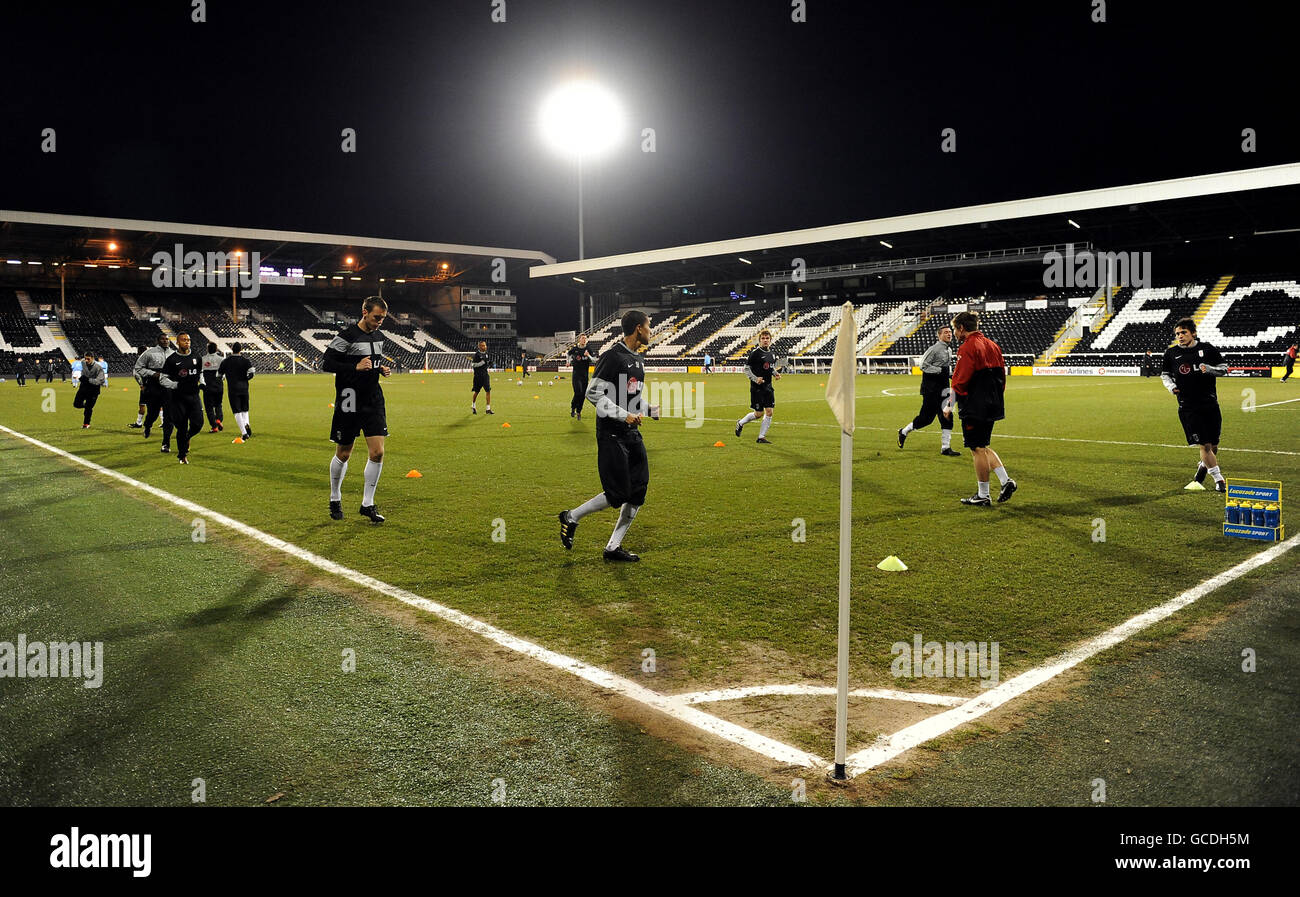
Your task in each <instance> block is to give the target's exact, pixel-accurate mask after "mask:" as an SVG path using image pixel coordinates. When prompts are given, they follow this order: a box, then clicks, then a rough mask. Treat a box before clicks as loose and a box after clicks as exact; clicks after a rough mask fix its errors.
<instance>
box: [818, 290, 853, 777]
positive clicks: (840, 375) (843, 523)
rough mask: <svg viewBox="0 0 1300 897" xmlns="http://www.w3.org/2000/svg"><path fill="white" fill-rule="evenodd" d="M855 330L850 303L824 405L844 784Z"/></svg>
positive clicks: (838, 758) (838, 746)
mask: <svg viewBox="0 0 1300 897" xmlns="http://www.w3.org/2000/svg"><path fill="white" fill-rule="evenodd" d="M857 349H858V328H857V324H856V322H855V321H854V320H853V303H852V302H845V303H844V314H843V316H842V317H841V318H840V332H839V335H838V337H837V338H836V341H835V359H834V360H833V361H832V362H831V373H830V376H829V377H827V378H826V401H827V403H829V404H830V406H831V411H833V412H834V413H835V419H836V420H837V421H839V422H840V623H839V657H838V662H837V664H836V677H835V772H834V773H833V774H832V775H833V778H836V779H839V780H844V779H845V778H847V774H846V772H845V769H844V755H845V753H846V748H847V745H846V744H845V742H846V741H847V737H848V721H849V720H848V717H849V559H850V557H851V553H850V541H851V539H850V536H851V530H850V525H851V523H852V520H853V428H854V417H855V415H854V411H855V406H856V391H855V389H854V380H853V378H854V375H855V374H856V373H857V361H858V359H857Z"/></svg>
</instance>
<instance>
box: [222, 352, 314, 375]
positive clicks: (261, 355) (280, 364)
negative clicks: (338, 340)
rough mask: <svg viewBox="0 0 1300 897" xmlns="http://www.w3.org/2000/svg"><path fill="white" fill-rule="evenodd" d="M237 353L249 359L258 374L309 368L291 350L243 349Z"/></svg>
mask: <svg viewBox="0 0 1300 897" xmlns="http://www.w3.org/2000/svg"><path fill="white" fill-rule="evenodd" d="M239 354H240V355H243V356H244V357H245V358H247V359H248V360H249V361H251V362H252V363H253V367H254V368H255V369H256V370H257V372H258V373H259V374H297V373H299V372H301V371H309V370H311V368H309V367H308V366H307V365H306V364H305V363H303V362H301V361H299V360H298V357H297V356H296V355H294V354H293V353H292V352H286V351H283V350H275V351H253V350H245V351H243V352H240V353H239Z"/></svg>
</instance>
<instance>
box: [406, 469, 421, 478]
mask: <svg viewBox="0 0 1300 897" xmlns="http://www.w3.org/2000/svg"><path fill="white" fill-rule="evenodd" d="M423 476H424V474H422V473H420V472H419V471H418V470H412V471H411V472H410V473H408V474H407V475H406V478H407V479H408V480H418V479H420V478H422V477H423Z"/></svg>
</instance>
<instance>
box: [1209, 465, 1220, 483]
mask: <svg viewBox="0 0 1300 897" xmlns="http://www.w3.org/2000/svg"><path fill="white" fill-rule="evenodd" d="M1210 476H1212V477H1214V481H1215V482H1216V483H1217V482H1219V481H1220V480H1222V479H1223V472H1222V471H1221V470H1219V465H1217V464H1216V465H1214V466H1213V467H1211V468H1210Z"/></svg>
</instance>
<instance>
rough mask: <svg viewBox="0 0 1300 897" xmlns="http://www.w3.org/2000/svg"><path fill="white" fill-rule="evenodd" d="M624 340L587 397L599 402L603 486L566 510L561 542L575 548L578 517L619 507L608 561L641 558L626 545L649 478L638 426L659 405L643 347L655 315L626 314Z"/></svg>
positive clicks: (609, 353) (599, 366)
mask: <svg viewBox="0 0 1300 897" xmlns="http://www.w3.org/2000/svg"><path fill="white" fill-rule="evenodd" d="M622 324H623V339H621V340H620V341H618V342H616V343H614V345H613V346H611V347H610V348H609V349H607V350H606V351H605V352H604V354H602V355H601V356H600V360H599V361H597V362H596V372H595V373H594V374H593V375H592V378H591V386H590V387H588V389H587V401H589V402H591V403H592V404H593V405H595V406H596V452H597V467H598V469H599V471H600V485H601V488H602V489H603V490H604V491H602V492H601V493H600V494H599V495H597V496H596V497H595V498H592V499H590V500H588V501H587V502H585V503H583V504H581V505H579V506H578V507H576V508H574V509H573V510H571V511H561V512H560V514H559V517H560V543H561V544H562V545H563V546H564V547H565V548H572V547H573V534H574V533H575V532H576V531H577V529H578V521H579V520H581V519H582V518H583V517H586V516H587V515H588V514H590V513H591V512H592V511H601V510H604V509H605V508H619V515H618V522H617V523H616V524H615V525H614V532H613V534H612V535H611V536H610V537H609V542H608V543H607V544H606V545H605V560H607V561H639V560H641V558H639V557H637V556H636V555H635V554H633V553H632V552H630V551H628V550H627V549H626V548H624V547H623V536H624V534H626V533H627V528H628V527H629V526H631V525H632V520H633V519H634V518H635V517H636V514H637V511H639V510H641V505H642V504H644V503H645V493H646V486H647V485H648V484H649V483H650V465H649V462H648V460H647V458H646V452H645V443H644V442H642V441H641V432H640V430H638V429H637V427H639V426H640V424H641V420H642V418H643V417H644V416H646V415H648V416H649V417H651V418H653V419H657V418H658V417H659V409H658V408H654V407H651V406H650V405H647V404H646V401H645V364H644V363H643V362H642V361H641V356H640V354H638V353H639V350H640V349H642V348H644V347H645V346H648V345H649V344H650V319H649V318H648V317H646V315H645V312H640V311H630V312H628V313H627V314H625V315H623V322H622Z"/></svg>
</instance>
